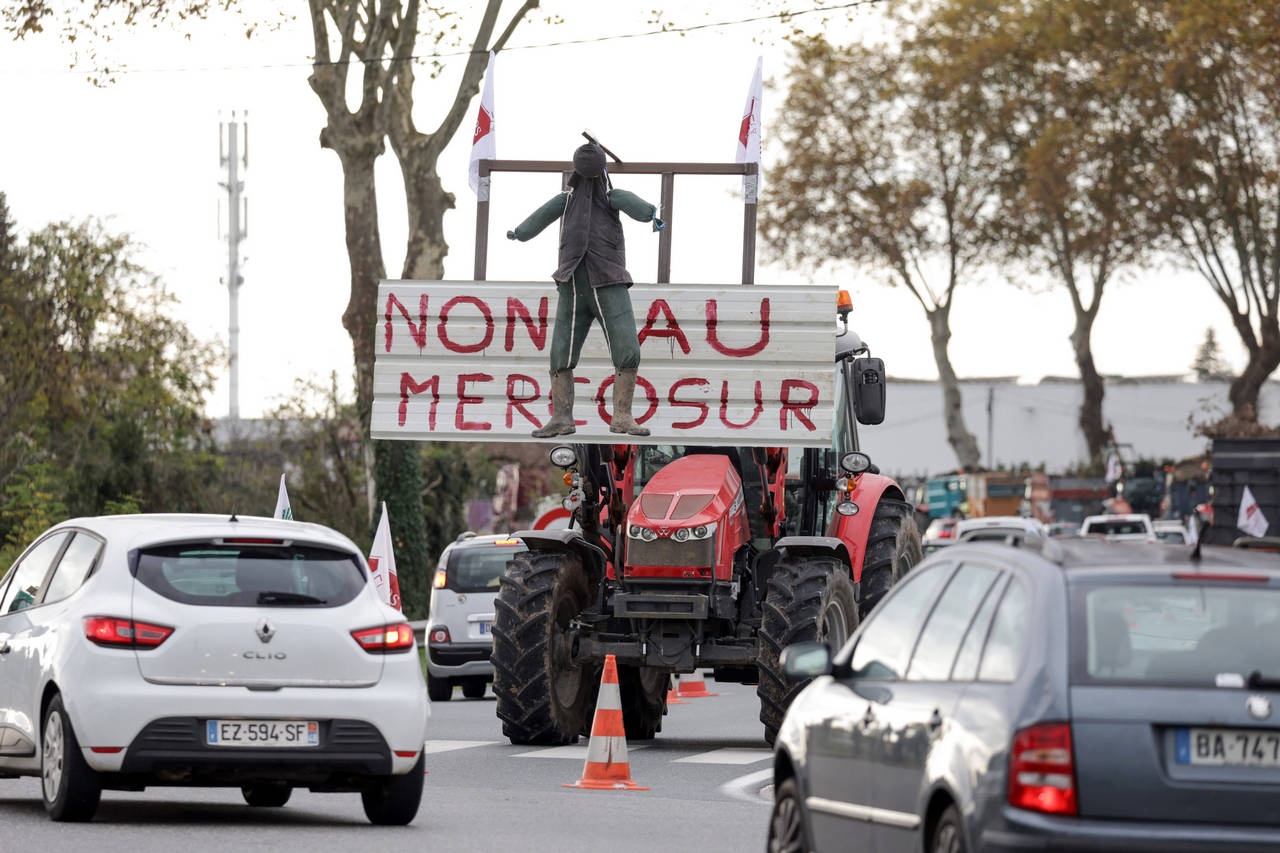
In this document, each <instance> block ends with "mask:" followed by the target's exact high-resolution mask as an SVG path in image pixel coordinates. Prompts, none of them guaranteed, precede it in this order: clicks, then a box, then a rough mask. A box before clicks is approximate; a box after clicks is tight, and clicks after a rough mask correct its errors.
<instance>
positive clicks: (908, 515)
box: [858, 498, 924, 619]
mask: <svg viewBox="0 0 1280 853" xmlns="http://www.w3.org/2000/svg"><path fill="white" fill-rule="evenodd" d="M923 559H924V549H923V548H922V547H921V545H920V528H919V527H918V526H916V519H915V515H914V513H913V511H912V508H911V504H908V503H906V502H904V501H896V500H892V499H890V498H881V499H880V501H879V503H877V504H876V513H875V515H874V516H873V517H872V519H871V530H870V532H869V533H868V535H867V551H866V556H865V557H864V558H863V561H862V580H861V583H859V584H858V586H859V591H860V592H861V595H860V596H859V601H858V618H859V619H865V618H866V616H867V614H868V613H870V612H871V611H872V610H873V609H875V606H876V605H877V604H879V603H880V599H882V598H884V596H885V593H887V592H888V591H889V590H890V589H891V588H892V587H893V585H894V584H896V583H897V582H898V581H900V580H902V578H903V576H904V575H906V573H907V572H909V571H910V570H911V567H912V566H914V565H915V564H916V563H918V562H920V561H921V560H923Z"/></svg>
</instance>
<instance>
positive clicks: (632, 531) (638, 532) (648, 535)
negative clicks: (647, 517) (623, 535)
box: [627, 524, 658, 542]
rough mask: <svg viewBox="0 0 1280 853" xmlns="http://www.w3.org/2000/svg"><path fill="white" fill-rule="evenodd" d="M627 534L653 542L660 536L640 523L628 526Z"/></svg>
mask: <svg viewBox="0 0 1280 853" xmlns="http://www.w3.org/2000/svg"><path fill="white" fill-rule="evenodd" d="M627 536H628V537H630V538H631V539H643V540H644V541H645V542H652V541H653V540H655V539H657V538H658V534H657V533H654V532H653V531H652V530H650V529H649V528H647V527H641V526H640V525H638V524H633V525H631V526H630V527H628V528H627Z"/></svg>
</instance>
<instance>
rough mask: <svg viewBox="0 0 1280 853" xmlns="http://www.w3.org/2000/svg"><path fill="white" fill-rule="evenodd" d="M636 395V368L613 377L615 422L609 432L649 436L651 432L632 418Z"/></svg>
mask: <svg viewBox="0 0 1280 853" xmlns="http://www.w3.org/2000/svg"><path fill="white" fill-rule="evenodd" d="M635 393H636V371H635V368H628V369H626V370H619V371H618V372H616V373H615V374H614V375H613V422H612V423H610V424H609V432H619V433H622V434H624V435H648V434H649V430H647V429H645V428H644V427H642V426H640V424H638V423H636V421H635V418H633V417H631V403H632V400H633V399H634V397H635Z"/></svg>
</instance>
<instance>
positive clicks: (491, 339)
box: [372, 281, 836, 447]
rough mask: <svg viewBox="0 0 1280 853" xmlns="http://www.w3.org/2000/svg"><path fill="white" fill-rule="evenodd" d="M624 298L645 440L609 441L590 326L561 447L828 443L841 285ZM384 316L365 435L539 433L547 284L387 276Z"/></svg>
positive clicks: (689, 290) (550, 301) (639, 293)
mask: <svg viewBox="0 0 1280 853" xmlns="http://www.w3.org/2000/svg"><path fill="white" fill-rule="evenodd" d="M630 295H631V304H632V308H633V309H634V311H635V314H636V328H637V331H638V338H639V340H640V353H641V356H640V368H639V373H638V377H637V381H636V392H635V403H634V405H633V407H632V413H633V414H634V415H635V417H636V420H637V421H639V422H640V423H641V424H643V425H644V426H647V427H648V428H649V429H650V430H651V432H652V434H651V435H650V436H648V437H643V436H626V437H625V438H623V437H620V436H618V435H617V434H615V433H611V432H609V423H610V420H611V418H612V408H613V396H612V391H611V389H612V386H613V372H614V371H613V365H612V363H611V362H610V359H609V353H608V350H607V348H606V347H605V344H604V335H603V333H602V332H601V330H600V329H599V327H598V326H593V327H592V330H591V333H590V334H589V335H588V337H587V343H586V345H585V346H584V348H583V351H582V357H581V359H580V361H579V363H578V366H577V368H576V369H575V370H574V387H575V389H576V394H575V406H574V417H575V420H576V423H577V432H576V433H574V434H573V438H572V439H571V440H573V441H602V442H621V441H625V442H626V443H639V444H671V443H675V444H700V445H735V446H770V445H782V444H785V445H789V446H793V447H800V446H803V447H827V446H830V444H831V432H832V424H833V420H834V406H833V403H832V396H833V393H834V385H835V331H836V321H835V317H836V289H835V287H833V286H766V285H750V286H746V285H731V286H724V285H707V284H679V285H675V284H673V285H654V284H645V285H641V284H637V285H634V286H633V287H632V288H631V289H630ZM378 306H379V309H380V310H379V315H380V317H381V318H382V319H381V321H380V322H379V324H378V328H377V329H376V330H375V331H374V334H375V335H376V338H375V348H374V351H375V353H376V355H377V358H376V362H375V366H374V377H373V385H374V388H373V393H374V399H373V415H372V433H373V437H374V438H378V439H411V440H428V439H429V440H434V441H495V442H501V441H528V440H530V435H529V433H530V432H532V431H533V430H534V429H537V428H538V427H540V426H542V425H543V424H545V423H546V422H547V420H548V419H549V417H550V393H549V392H550V385H551V383H550V378H549V371H550V367H549V350H550V346H551V341H552V337H553V335H554V333H555V329H554V325H555V324H554V320H555V309H556V291H555V288H554V286H553V285H552V284H551V283H550V282H546V283H542V282H538V283H534V282H475V281H465V282H463V281H385V282H383V283H382V285H381V287H380V288H379V293H378ZM558 440H560V441H564V440H566V437H564V436H562V437H560V438H559V439H558Z"/></svg>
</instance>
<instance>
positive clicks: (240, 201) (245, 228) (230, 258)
mask: <svg viewBox="0 0 1280 853" xmlns="http://www.w3.org/2000/svg"><path fill="white" fill-rule="evenodd" d="M246 116H247V113H246ZM218 154H219V157H220V161H221V163H220V164H221V166H222V167H223V168H224V169H226V180H225V181H224V182H223V183H222V184H220V186H221V187H222V188H223V189H225V190H226V191H227V277H226V279H225V280H224V283H225V284H226V285H227V294H228V296H229V303H230V313H229V318H228V326H227V334H228V338H229V358H228V366H229V368H230V390H231V401H230V408H229V410H228V414H229V415H230V416H231V419H232V420H238V419H239V418H240V285H242V284H244V278H243V277H242V276H241V275H240V241H241V240H243V239H245V238H246V237H248V236H249V202H248V200H247V199H245V198H244V197H243V196H242V193H243V192H244V181H243V180H241V178H240V170H241V169H248V168H249V125H248V122H247V121H239V120H237V117H236V113H235V112H232V113H231V120H230V121H226V122H219V124H218Z"/></svg>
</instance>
